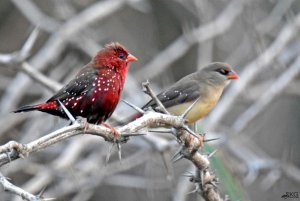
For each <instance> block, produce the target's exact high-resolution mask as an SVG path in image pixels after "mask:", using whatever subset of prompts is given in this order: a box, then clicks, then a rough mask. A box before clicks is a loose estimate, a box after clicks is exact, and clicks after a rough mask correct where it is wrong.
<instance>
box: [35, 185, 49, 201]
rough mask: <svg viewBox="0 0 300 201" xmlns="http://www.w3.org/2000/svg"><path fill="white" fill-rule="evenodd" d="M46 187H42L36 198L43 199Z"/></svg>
mask: <svg viewBox="0 0 300 201" xmlns="http://www.w3.org/2000/svg"><path fill="white" fill-rule="evenodd" d="M46 188H47V186H44V187H43V188H42V189H41V191H40V192H39V193H38V194H37V197H38V198H43V194H44V193H45V190H46Z"/></svg>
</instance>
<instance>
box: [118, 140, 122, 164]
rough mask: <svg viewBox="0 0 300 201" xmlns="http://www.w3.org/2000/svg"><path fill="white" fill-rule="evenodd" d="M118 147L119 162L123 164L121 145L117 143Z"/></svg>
mask: <svg viewBox="0 0 300 201" xmlns="http://www.w3.org/2000/svg"><path fill="white" fill-rule="evenodd" d="M117 147H118V156H119V161H120V162H122V147H121V143H117Z"/></svg>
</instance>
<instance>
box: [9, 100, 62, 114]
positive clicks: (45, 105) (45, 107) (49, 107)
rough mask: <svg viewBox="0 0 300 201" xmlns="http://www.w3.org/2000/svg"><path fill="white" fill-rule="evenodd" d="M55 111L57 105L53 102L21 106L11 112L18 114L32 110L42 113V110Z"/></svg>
mask: <svg viewBox="0 0 300 201" xmlns="http://www.w3.org/2000/svg"><path fill="white" fill-rule="evenodd" d="M55 109H57V103H56V101H53V102H48V103H41V104H37V105H26V106H22V107H20V108H18V109H16V110H15V111H13V112H14V113H19V112H30V111H34V110H39V111H44V110H55Z"/></svg>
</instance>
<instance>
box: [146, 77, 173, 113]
mask: <svg viewBox="0 0 300 201" xmlns="http://www.w3.org/2000/svg"><path fill="white" fill-rule="evenodd" d="M142 85H143V87H144V89H145V90H144V92H145V93H146V94H148V95H149V96H150V97H151V98H152V99H153V100H154V101H155V103H156V105H157V106H158V108H159V110H161V111H162V112H163V113H165V114H170V113H169V111H168V110H167V109H166V108H165V106H164V105H163V104H162V102H161V101H160V100H159V99H158V98H157V96H156V95H155V93H154V92H153V90H152V89H151V87H150V83H149V81H146V82H143V84H142Z"/></svg>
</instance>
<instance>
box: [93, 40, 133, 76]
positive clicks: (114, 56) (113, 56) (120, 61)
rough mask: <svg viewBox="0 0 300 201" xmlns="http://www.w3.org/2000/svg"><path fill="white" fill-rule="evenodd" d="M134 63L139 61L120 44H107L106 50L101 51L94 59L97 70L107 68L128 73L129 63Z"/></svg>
mask: <svg viewBox="0 0 300 201" xmlns="http://www.w3.org/2000/svg"><path fill="white" fill-rule="evenodd" d="M133 61H137V58H136V57H135V56H133V55H131V54H130V53H129V52H128V51H127V49H126V48H125V47H124V46H123V45H121V44H120V43H118V42H111V43H108V44H106V45H105V48H104V49H102V50H101V51H99V52H98V53H97V55H96V56H95V58H94V59H93V63H94V67H95V68H101V67H103V66H107V67H109V68H112V69H114V70H116V71H117V72H127V69H128V63H129V62H133Z"/></svg>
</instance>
